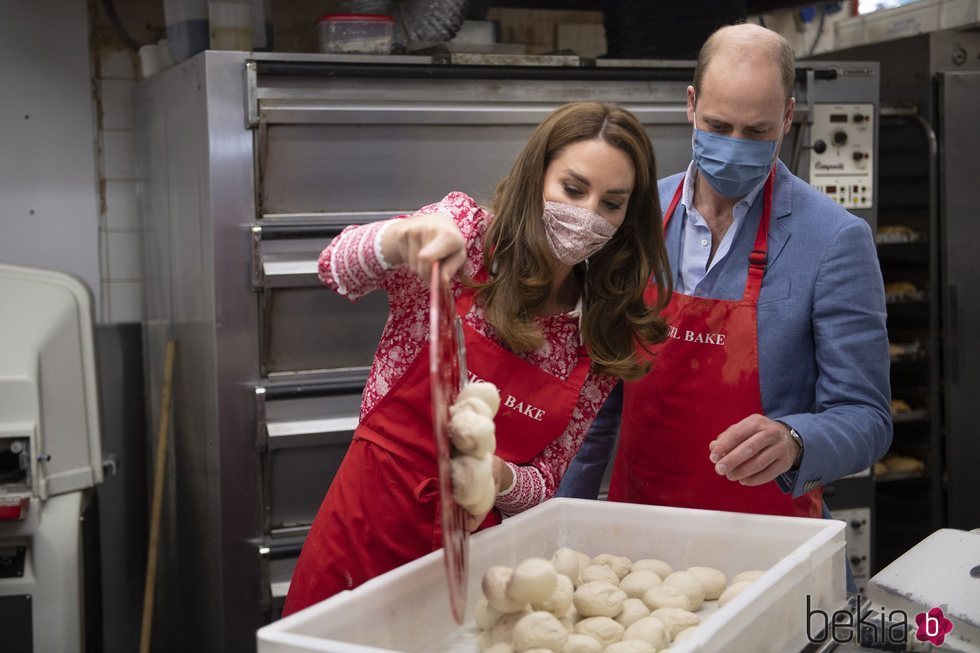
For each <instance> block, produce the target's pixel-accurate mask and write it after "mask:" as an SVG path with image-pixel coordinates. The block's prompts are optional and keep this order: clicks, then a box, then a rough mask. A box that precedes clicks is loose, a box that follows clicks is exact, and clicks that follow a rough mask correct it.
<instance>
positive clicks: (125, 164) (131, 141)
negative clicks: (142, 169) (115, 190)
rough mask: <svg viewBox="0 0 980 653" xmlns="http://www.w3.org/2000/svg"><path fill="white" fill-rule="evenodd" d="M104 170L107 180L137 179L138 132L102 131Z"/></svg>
mask: <svg viewBox="0 0 980 653" xmlns="http://www.w3.org/2000/svg"><path fill="white" fill-rule="evenodd" d="M102 171H103V175H102V176H103V178H104V179H106V180H120V179H123V180H126V179H136V133H135V132H134V131H132V130H123V131H103V132H102Z"/></svg>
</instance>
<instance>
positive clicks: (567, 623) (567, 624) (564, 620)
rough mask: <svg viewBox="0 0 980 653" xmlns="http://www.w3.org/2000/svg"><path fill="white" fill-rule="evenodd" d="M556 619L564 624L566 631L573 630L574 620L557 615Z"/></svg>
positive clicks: (571, 631) (572, 631)
mask: <svg viewBox="0 0 980 653" xmlns="http://www.w3.org/2000/svg"><path fill="white" fill-rule="evenodd" d="M558 621H560V622H561V625H562V626H564V627H565V630H567V631H568V632H570V633H574V632H575V622H574V621H572V620H571V619H569V618H568V617H559V618H558Z"/></svg>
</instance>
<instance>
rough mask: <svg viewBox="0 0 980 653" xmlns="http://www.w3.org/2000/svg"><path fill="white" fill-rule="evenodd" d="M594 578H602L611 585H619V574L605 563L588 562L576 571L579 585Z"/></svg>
mask: <svg viewBox="0 0 980 653" xmlns="http://www.w3.org/2000/svg"><path fill="white" fill-rule="evenodd" d="M595 580H603V581H606V582H607V583H612V584H613V585H619V576H617V575H616V572H615V571H613V570H612V569H611V568H609V567H607V566H606V565H594V564H590V565H589V566H588V567H586V568H585V569H583V570H582V571H580V572H579V573H578V584H579V585H580V586H581V585H585V584H586V583H591V582H592V581H595Z"/></svg>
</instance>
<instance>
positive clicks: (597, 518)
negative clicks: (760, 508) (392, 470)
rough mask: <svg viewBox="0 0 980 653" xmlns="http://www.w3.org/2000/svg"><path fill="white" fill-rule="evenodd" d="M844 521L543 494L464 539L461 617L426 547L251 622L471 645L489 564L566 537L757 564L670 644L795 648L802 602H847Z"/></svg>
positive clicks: (294, 651) (268, 643) (696, 559)
mask: <svg viewBox="0 0 980 653" xmlns="http://www.w3.org/2000/svg"><path fill="white" fill-rule="evenodd" d="M844 528H845V524H844V522H841V521H836V520H829V519H827V520H825V519H806V518H802V517H773V516H767V515H747V514H742V513H730V512H717V511H710V510H691V509H684V508H665V507H661V506H641V505H636V504H628V503H611V502H606V501H588V500H584V499H552V500H550V501H546V502H544V503H542V504H541V505H539V506H537V507H535V508H532V509H531V510H528V511H526V512H523V513H521V514H519V515H517V516H515V517H511V518H508V519H506V520H505V521H504V522H503V523H502V524H501V525H499V526H495V527H493V528H489V529H487V530H485V531H481V532H479V533H477V534H475V535H474V536H473V537H471V538H470V550H469V554H470V555H469V570H470V574H469V583H468V588H467V598H468V600H467V615H466V621H464V624H463V626H457V625H456V622H455V621H454V620H453V617H452V614H451V613H450V609H449V601H448V599H447V596H446V580H445V572H444V569H443V554H442V552H441V551H435V552H433V553H430V554H428V555H426V556H425V557H422V558H420V559H418V560H415V561H414V562H410V563H408V564H406V565H403V566H402V567H399V568H397V569H394V570H392V571H390V572H388V573H386V574H384V575H382V576H378V577H377V578H374V579H372V580H370V581H368V582H367V583H365V584H363V585H361V586H360V587H358V588H356V589H354V590H350V591H345V592H341V593H340V594H337V595H335V596H333V597H331V598H329V599H327V600H325V601H322V602H321V603H317V604H316V605H313V606H310V607H309V608H306V609H305V610H302V611H300V612H297V613H295V614H293V615H290V616H289V617H286V618H285V619H282V620H280V621H277V622H275V623H273V624H271V625H269V626H266V627H264V628H262V629H261V630H259V631H258V635H257V638H258V651H259V653H286V652H289V653H300V652H303V653H308V652H317V653H381V652H385V653H390V652H392V651H403V652H422V651H425V652H426V653H433V652H435V651H439V652H441V653H456V652H464V651H466V652H475V651H478V650H479V648H478V646H477V641H476V636H477V633H476V627H475V625H474V624H473V616H472V615H473V607H472V606H473V605H475V603H476V599H477V598H478V597H479V595H480V579H481V578H482V576H483V573H484V572H485V571H486V570H487V568H488V567H490V566H491V565H499V564H502V565H508V566H512V565H515V564H517V563H518V562H520V561H521V560H523V559H524V558H527V557H531V556H543V557H551V554H552V553H553V552H554V550H555V549H557V548H559V547H561V546H568V547H572V548H574V549H578V550H581V551H583V552H585V553H587V554H589V555H593V556H594V555H597V554H599V553H614V554H617V555H623V556H626V557H628V558H630V559H631V560H637V559H640V558H660V559H662V560H665V561H667V562H668V563H670V564H671V565H673V566H674V568H675V569H686V568H687V567H690V566H694V565H700V566H709V567H716V568H718V569H720V570H722V571H723V572H724V573H725V574H726V575H727V576H728V577H729V578H731V577H732V576H734V575H735V574H736V573H738V572H740V571H745V570H750V569H767V570H768V571H767V572H766V573H765V574H764V575H763V576H761V577H760V578H759V579H758V580H757V581H756V582H755V583H753V584H752V585H751V586H750V587H749V588H748V589H746V590H745V591H744V592H743V593H742V594H741V595H739V596H738V597H736V598H735V599H733V600H732V601H731V602H730V603H728V604H727V605H726V606H725V607H724V608H721V609H718V610H717V611H715V612H714V613H713V614H710V617H709V618H707V619H705V620H704V621H703V623H702V625H701V627H700V628H699V630H698V632H697V633H696V634H695V635H694V636H693V637H691V638H690V639H688V640H687V641H684V642H682V643H681V644H679V645H677V646H675V647H674V648H672V649H671V653H685V652H688V653H690V652H692V651H702V652H705V653H707V652H722V651H729V652H730V651H753V652H758V653H765V652H773V653H776V652H779V653H784V652H785V651H792V650H800V649H802V648H803V647H804V646H805V645H806V643H807V638H806V618H807V617H806V607H807V602H806V601H807V595H809V597H810V608H811V610H816V609H822V610H824V611H825V612H828V613H831V612H833V611H834V610H836V609H839V608H841V607H842V606H844V604H845V603H846V598H847V597H846V590H845V572H844Z"/></svg>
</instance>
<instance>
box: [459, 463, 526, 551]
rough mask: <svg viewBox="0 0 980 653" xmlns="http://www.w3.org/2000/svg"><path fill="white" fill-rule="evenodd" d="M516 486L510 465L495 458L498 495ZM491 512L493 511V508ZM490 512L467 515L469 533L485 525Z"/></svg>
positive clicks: (495, 483)
mask: <svg viewBox="0 0 980 653" xmlns="http://www.w3.org/2000/svg"><path fill="white" fill-rule="evenodd" d="M513 484H514V472H513V470H511V468H510V465H508V464H507V463H506V462H505V461H504V460H503V459H502V458H500V456H494V457H493V487H494V491H495V493H496V494H500V490H501V489H503V488H509V487H510V486H511V485H513ZM490 510H493V508H492V507H491V508H490ZM490 510H488V511H487V512H485V513H483V514H482V515H474V514H471V513H468V512H467V513H466V523H465V527H466V530H468V531H469V532H471V533H472V532H474V531H475V530H476V529H478V528H479V527H480V524H482V523H483V520H484V519H486V518H487V515H488V514H490Z"/></svg>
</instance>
